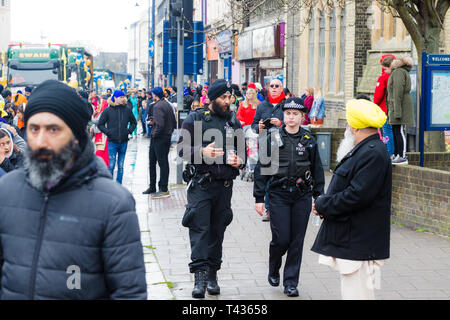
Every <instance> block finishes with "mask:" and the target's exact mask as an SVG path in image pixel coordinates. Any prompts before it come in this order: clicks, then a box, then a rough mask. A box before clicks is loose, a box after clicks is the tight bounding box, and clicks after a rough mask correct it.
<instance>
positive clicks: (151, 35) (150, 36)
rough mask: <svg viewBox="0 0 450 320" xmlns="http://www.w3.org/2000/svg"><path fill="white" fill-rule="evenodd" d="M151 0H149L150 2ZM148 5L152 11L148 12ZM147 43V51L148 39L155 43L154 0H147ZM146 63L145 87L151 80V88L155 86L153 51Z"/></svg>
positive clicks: (148, 85)
mask: <svg viewBox="0 0 450 320" xmlns="http://www.w3.org/2000/svg"><path fill="white" fill-rule="evenodd" d="M150 1H151V2H150ZM150 7H151V10H152V12H151V13H150ZM150 14H151V15H152V18H151V26H150ZM147 17H148V20H147V21H148V45H149V48H148V49H149V52H150V40H151V41H152V43H153V44H154V43H155V0H148V14H147ZM150 58H151V59H152V61H151V69H150ZM148 59H149V60H148V63H147V74H148V78H147V87H148V88H150V82H151V88H153V87H154V86H155V53H153V55H152V56H151V57H150V54H149V57H148ZM150 76H151V80H150Z"/></svg>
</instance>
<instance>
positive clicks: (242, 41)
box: [238, 31, 253, 61]
mask: <svg viewBox="0 0 450 320" xmlns="http://www.w3.org/2000/svg"><path fill="white" fill-rule="evenodd" d="M252 39H253V33H252V31H249V32H244V33H242V34H241V35H239V41H238V43H239V45H238V54H239V60H241V61H242V60H250V59H253V42H252Z"/></svg>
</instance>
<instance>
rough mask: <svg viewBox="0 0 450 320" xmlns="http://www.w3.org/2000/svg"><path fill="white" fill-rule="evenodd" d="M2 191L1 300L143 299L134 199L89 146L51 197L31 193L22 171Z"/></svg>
mask: <svg viewBox="0 0 450 320" xmlns="http://www.w3.org/2000/svg"><path fill="white" fill-rule="evenodd" d="M0 190H8V194H9V196H8V197H3V199H2V205H1V206H0V267H1V268H0V270H1V272H0V299H2V300H11V299H13V300H28V299H58V300H60V299H64V300H65V299H70V300H75V299H86V300H96V299H146V297H147V285H146V280H145V265H144V259H143V249H142V245H141V242H140V231H139V225H138V219H137V216H136V212H135V201H134V199H133V197H132V195H131V194H130V193H129V192H128V191H127V190H126V189H124V188H123V187H122V186H121V185H119V184H117V183H115V182H114V181H112V179H111V176H110V174H109V172H108V170H107V168H106V166H105V164H104V163H103V162H102V160H101V159H100V158H98V157H96V156H95V155H94V145H93V144H92V143H88V145H87V146H86V148H85V150H84V151H83V153H82V155H80V157H79V158H78V160H77V161H76V163H75V165H74V167H73V169H72V170H71V171H70V172H69V173H68V175H67V176H66V177H65V178H63V179H62V180H61V182H60V183H59V184H58V185H57V186H56V187H54V188H52V189H51V191H50V192H48V193H45V194H44V193H42V192H40V191H38V190H37V189H35V188H33V187H32V186H31V184H30V183H29V180H28V173H27V172H26V171H25V170H24V169H19V170H15V171H13V172H12V173H10V174H9V175H6V176H4V177H3V178H2V179H1V180H0ZM74 270H79V273H78V274H77V273H73V272H74ZM77 276H78V280H79V282H77V281H76V279H77ZM77 283H78V284H79V288H78V285H77ZM72 285H74V286H75V288H73V286H72Z"/></svg>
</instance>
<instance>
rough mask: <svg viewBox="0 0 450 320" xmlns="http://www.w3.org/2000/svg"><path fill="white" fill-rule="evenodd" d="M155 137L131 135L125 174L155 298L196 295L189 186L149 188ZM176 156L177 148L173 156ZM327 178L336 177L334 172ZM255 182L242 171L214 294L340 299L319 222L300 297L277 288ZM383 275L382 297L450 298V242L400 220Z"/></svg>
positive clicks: (312, 230) (308, 241)
mask: <svg viewBox="0 0 450 320" xmlns="http://www.w3.org/2000/svg"><path fill="white" fill-rule="evenodd" d="M148 144H149V139H146V138H142V137H138V138H137V139H135V140H131V141H130V143H129V148H128V150H129V151H128V153H127V158H126V161H125V167H126V169H125V175H124V185H125V186H126V187H127V188H129V190H130V191H131V192H132V193H133V195H134V197H135V199H136V208H137V214H138V218H139V223H140V226H141V231H142V243H143V246H144V254H145V261H146V269H147V283H148V298H149V299H152V300H154V299H157V300H161V299H162V300H166V299H177V300H185V299H189V300H191V299H192V297H191V291H192V288H193V275H191V274H190V273H189V269H188V263H189V262H190V259H189V256H190V244H189V234H188V229H186V228H184V227H183V226H182V225H181V219H182V216H183V213H184V209H185V204H186V189H185V187H179V186H178V187H177V186H174V185H172V186H173V187H172V188H171V195H172V196H171V197H170V198H167V199H159V200H152V199H151V198H150V197H149V196H145V195H142V191H144V190H145V189H147V187H148ZM174 157H175V153H173V152H171V155H170V158H171V159H174ZM171 162H172V163H171V173H170V181H169V182H170V183H171V184H174V183H175V182H176V167H175V163H174V162H173V161H172V160H171ZM158 174H159V172H158ZM326 177H327V182H329V180H330V178H331V175H330V174H327V175H326ZM158 179H159V176H158ZM252 188H253V184H252V183H249V182H243V181H241V180H240V179H239V178H238V179H237V180H236V182H235V184H234V189H233V199H232V209H233V212H234V219H233V222H232V223H231V225H230V226H229V227H228V229H227V231H226V234H225V241H224V250H223V265H222V269H221V270H220V271H219V273H218V277H219V284H220V286H221V295H220V296H216V297H214V296H208V295H207V296H206V300H216V299H221V300H222V299H226V300H235V299H238V300H249V299H255V300H265V299H270V300H278V299H286V300H288V299H289V300H296V299H298V300H311V299H313V300H317V299H340V281H339V276H338V274H337V272H335V271H334V270H331V269H330V268H328V267H325V266H321V265H319V264H318V263H317V259H318V256H317V254H315V253H313V252H312V251H311V250H310V248H311V246H312V244H313V242H314V239H315V236H316V234H317V231H318V229H319V228H318V227H314V226H312V224H311V223H310V224H309V225H308V230H307V233H306V238H305V245H304V250H303V262H302V268H301V273H300V285H299V292H300V296H299V297H298V298H288V297H286V296H285V295H284V294H283V291H282V290H283V287H282V286H280V287H278V288H274V287H271V286H270V285H269V284H268V283H267V271H268V255H269V242H270V239H271V233H270V226H269V223H268V222H262V221H261V218H260V216H259V215H258V214H257V213H256V212H255V210H254V200H253V197H252ZM283 265H284V264H283ZM381 278H382V280H381V289H380V290H376V291H375V294H376V298H377V299H449V298H450V241H449V240H448V239H446V238H443V237H440V236H436V235H432V234H427V233H419V232H415V231H412V230H409V229H405V228H402V227H398V226H396V225H392V231H391V258H390V259H389V260H388V261H387V263H386V264H385V266H384V267H383V268H382V271H381Z"/></svg>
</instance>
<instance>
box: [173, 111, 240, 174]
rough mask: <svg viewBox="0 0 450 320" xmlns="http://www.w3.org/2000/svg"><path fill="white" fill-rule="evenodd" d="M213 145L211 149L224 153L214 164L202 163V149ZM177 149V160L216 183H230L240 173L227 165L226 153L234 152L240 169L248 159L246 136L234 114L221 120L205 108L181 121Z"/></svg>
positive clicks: (204, 161)
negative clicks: (239, 161) (189, 165)
mask: <svg viewBox="0 0 450 320" xmlns="http://www.w3.org/2000/svg"><path fill="white" fill-rule="evenodd" d="M194 124H195V127H194ZM200 125H201V127H200ZM200 128H201V130H200ZM200 133H201V136H200ZM212 142H216V144H215V145H214V148H222V149H223V150H224V152H225V154H224V156H223V157H222V158H219V159H216V160H217V161H215V162H214V163H213V160H211V159H204V158H203V155H202V148H203V147H206V146H208V145H209V144H211V143H212ZM227 147H228V148H227ZM177 148H178V154H179V156H180V157H182V158H183V159H184V160H186V161H187V162H188V163H190V164H194V165H195V168H196V171H197V173H210V174H211V176H212V177H213V178H215V179H219V180H231V179H235V178H236V176H238V175H239V169H237V168H234V167H232V166H230V165H228V164H226V158H227V150H235V151H236V152H237V155H238V156H239V157H240V158H241V159H242V160H243V164H242V166H241V167H244V166H245V161H246V158H247V157H246V148H245V135H244V132H243V130H242V126H241V123H240V122H239V120H238V119H237V118H236V116H235V114H234V113H233V112H230V115H229V117H228V118H223V117H219V116H217V115H215V114H214V113H213V112H212V111H211V110H210V109H208V108H203V109H198V110H196V111H195V112H192V113H191V114H189V115H188V117H187V118H186V119H185V120H184V121H183V125H182V128H181V130H180V138H179V141H178V146H177Z"/></svg>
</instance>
